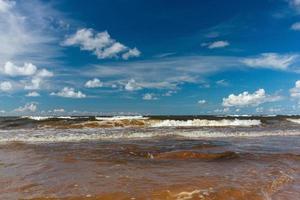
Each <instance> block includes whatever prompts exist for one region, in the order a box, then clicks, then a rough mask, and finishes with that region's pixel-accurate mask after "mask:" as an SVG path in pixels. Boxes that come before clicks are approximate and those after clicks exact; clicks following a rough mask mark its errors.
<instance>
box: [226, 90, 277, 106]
mask: <svg viewBox="0 0 300 200" xmlns="http://www.w3.org/2000/svg"><path fill="white" fill-rule="evenodd" d="M278 100H280V97H279V96H270V95H267V94H266V92H265V90H264V89H258V90H257V91H255V92H254V93H252V94H251V93H249V92H247V91H246V92H243V93H241V94H238V95H235V94H230V95H229V96H228V97H227V98H223V103H222V105H223V106H225V107H232V106H237V107H247V106H258V105H260V104H262V103H266V102H273V101H278Z"/></svg>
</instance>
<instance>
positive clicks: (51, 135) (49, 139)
mask: <svg viewBox="0 0 300 200" xmlns="http://www.w3.org/2000/svg"><path fill="white" fill-rule="evenodd" d="M295 135H300V132H299V131H297V130H293V131H270V132H266V131H258V132H253V131H250V132H212V131H189V132H184V131H177V132H166V133H161V132H159V131H155V130H154V131H153V132H144V133H143V132H128V133H122V132H116V133H113V132H111V133H109V132H95V131H92V129H90V130H89V131H88V132H87V131H86V130H85V131H84V132H83V131H82V132H76V131H74V132H73V131H69V132H57V131H55V130H53V131H34V132H32V131H28V130H26V131H25V130H24V131H18V132H7V133H6V134H3V133H1V134H0V142H1V143H7V142H28V143H35V142H41V143H54V142H79V141H95V140H114V139H141V138H145V139H147V138H152V137H163V136H181V137H186V138H194V139H197V138H224V137H226V138H228V137H247V138H251V137H263V136H295Z"/></svg>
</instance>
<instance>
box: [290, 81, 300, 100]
mask: <svg viewBox="0 0 300 200" xmlns="http://www.w3.org/2000/svg"><path fill="white" fill-rule="evenodd" d="M290 95H291V97H292V98H300V80H298V81H296V83H295V87H293V88H292V89H290Z"/></svg>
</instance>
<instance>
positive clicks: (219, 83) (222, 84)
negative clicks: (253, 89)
mask: <svg viewBox="0 0 300 200" xmlns="http://www.w3.org/2000/svg"><path fill="white" fill-rule="evenodd" d="M216 84H217V85H220V86H223V87H226V86H228V85H229V83H228V82H227V81H226V80H224V79H222V80H218V81H216Z"/></svg>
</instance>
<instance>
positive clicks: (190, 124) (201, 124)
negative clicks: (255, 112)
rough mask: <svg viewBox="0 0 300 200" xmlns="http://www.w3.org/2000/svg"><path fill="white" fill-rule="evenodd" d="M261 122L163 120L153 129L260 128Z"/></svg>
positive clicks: (153, 125) (251, 120)
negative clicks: (172, 127)
mask: <svg viewBox="0 0 300 200" xmlns="http://www.w3.org/2000/svg"><path fill="white" fill-rule="evenodd" d="M259 125H261V121H260V120H255V119H250V120H241V119H233V120H229V119H222V120H207V119H193V120H187V121H182V120H163V121H161V122H158V123H153V124H152V127H170V126H174V127H218V126H246V127H248V126H259Z"/></svg>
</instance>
